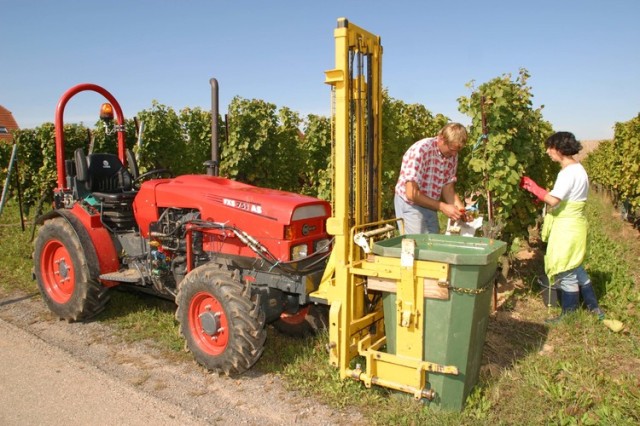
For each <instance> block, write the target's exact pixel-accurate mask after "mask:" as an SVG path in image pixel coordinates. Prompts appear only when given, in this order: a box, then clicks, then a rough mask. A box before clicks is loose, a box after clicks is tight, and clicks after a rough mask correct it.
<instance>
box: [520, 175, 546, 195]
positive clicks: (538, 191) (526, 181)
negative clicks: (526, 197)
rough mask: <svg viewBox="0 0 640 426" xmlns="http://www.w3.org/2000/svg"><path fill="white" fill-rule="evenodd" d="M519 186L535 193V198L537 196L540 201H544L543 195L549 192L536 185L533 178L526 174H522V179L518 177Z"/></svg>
mask: <svg viewBox="0 0 640 426" xmlns="http://www.w3.org/2000/svg"><path fill="white" fill-rule="evenodd" d="M520 188H522V189H525V190H527V191H529V192H530V193H532V194H533V195H535V196H536V198H538V200H540V201H544V197H545V196H546V195H547V193H548V192H549V191H547V190H546V189H544V188H541V187H540V186H538V184H537V183H535V182H534V180H533V179H531V178H530V177H528V176H523V177H522V179H520Z"/></svg>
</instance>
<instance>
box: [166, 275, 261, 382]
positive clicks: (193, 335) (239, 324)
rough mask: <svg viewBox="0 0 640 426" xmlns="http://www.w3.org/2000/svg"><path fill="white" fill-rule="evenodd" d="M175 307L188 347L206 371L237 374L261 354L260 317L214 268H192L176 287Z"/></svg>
mask: <svg viewBox="0 0 640 426" xmlns="http://www.w3.org/2000/svg"><path fill="white" fill-rule="evenodd" d="M176 303H177V304H178V310H177V311H176V318H177V320H178V322H179V323H180V333H181V334H182V335H183V336H184V338H185V340H186V345H187V348H188V349H189V350H190V351H191V353H193V356H194V358H195V359H196V361H197V362H198V363H200V364H201V365H203V366H204V367H206V368H207V369H209V370H214V371H221V372H223V373H225V374H227V375H233V374H240V373H243V372H245V371H246V370H248V369H249V368H251V367H252V366H253V364H255V363H256V361H257V360H258V358H260V355H262V352H263V350H264V343H265V340H266V338H267V332H266V329H265V327H264V323H265V315H264V312H263V310H262V307H261V305H260V301H259V300H258V299H257V296H252V294H251V286H250V285H249V284H246V285H245V284H242V283H241V282H240V281H239V279H238V278H237V275H235V274H233V273H231V272H226V271H223V270H220V268H219V267H218V266H215V265H203V266H201V267H199V268H196V269H194V270H193V271H192V272H190V273H189V275H187V277H186V278H185V279H184V281H183V282H182V284H181V285H180V290H179V291H178V296H177V298H176Z"/></svg>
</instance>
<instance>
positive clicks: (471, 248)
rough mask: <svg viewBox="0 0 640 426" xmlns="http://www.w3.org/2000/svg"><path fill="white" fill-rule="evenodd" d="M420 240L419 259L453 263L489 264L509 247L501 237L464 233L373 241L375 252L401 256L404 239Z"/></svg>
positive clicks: (418, 244) (383, 254)
mask: <svg viewBox="0 0 640 426" xmlns="http://www.w3.org/2000/svg"><path fill="white" fill-rule="evenodd" d="M405 238H411V239H413V240H415V241H416V251H415V255H414V256H415V259H416V260H431V261H434V262H443V263H448V264H452V265H488V264H490V263H493V262H497V260H498V257H500V255H501V254H503V253H504V252H505V251H506V250H507V243H505V242H504V241H500V240H493V239H489V238H478V237H463V236H460V235H441V234H409V235H401V236H399V237H394V238H389V239H387V240H381V241H377V242H375V243H374V244H373V253H374V254H377V255H379V256H386V257H400V253H401V251H402V240H403V239H405Z"/></svg>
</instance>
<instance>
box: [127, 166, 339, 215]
mask: <svg viewBox="0 0 640 426" xmlns="http://www.w3.org/2000/svg"><path fill="white" fill-rule="evenodd" d="M147 185H153V186H154V187H155V188H154V191H153V192H154V193H155V203H154V204H156V207H157V208H162V207H186V208H197V209H198V210H200V212H201V214H202V219H207V220H214V221H229V222H234V221H235V220H237V219H238V216H244V217H245V218H246V217H247V216H246V215H249V216H254V217H256V218H257V217H262V218H265V219H268V220H271V221H275V222H278V223H280V224H281V225H288V224H290V223H291V222H292V221H295V220H303V219H310V218H315V217H324V218H326V217H328V216H330V214H331V211H330V206H329V203H327V202H326V201H322V200H319V199H317V198H313V197H309V196H306V195H300V194H294V193H290V192H285V191H279V190H275V189H267V188H258V187H255V186H252V185H248V184H244V183H241V182H237V181H234V180H231V179H226V178H222V177H217V176H208V175H183V176H179V177H177V178H174V179H167V180H160V181H158V180H156V181H150V182H146V183H145V184H143V188H142V190H141V192H142V193H146V192H147V191H145V189H146V186H147ZM139 195H142V194H139Z"/></svg>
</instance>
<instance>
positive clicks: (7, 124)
mask: <svg viewBox="0 0 640 426" xmlns="http://www.w3.org/2000/svg"><path fill="white" fill-rule="evenodd" d="M19 128H20V127H18V123H16V120H15V119H14V118H13V114H11V111H9V110H8V109H6V108H5V107H3V106H2V105H0V143H11V142H12V141H13V136H12V135H11V131H12V130H17V129H19Z"/></svg>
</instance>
